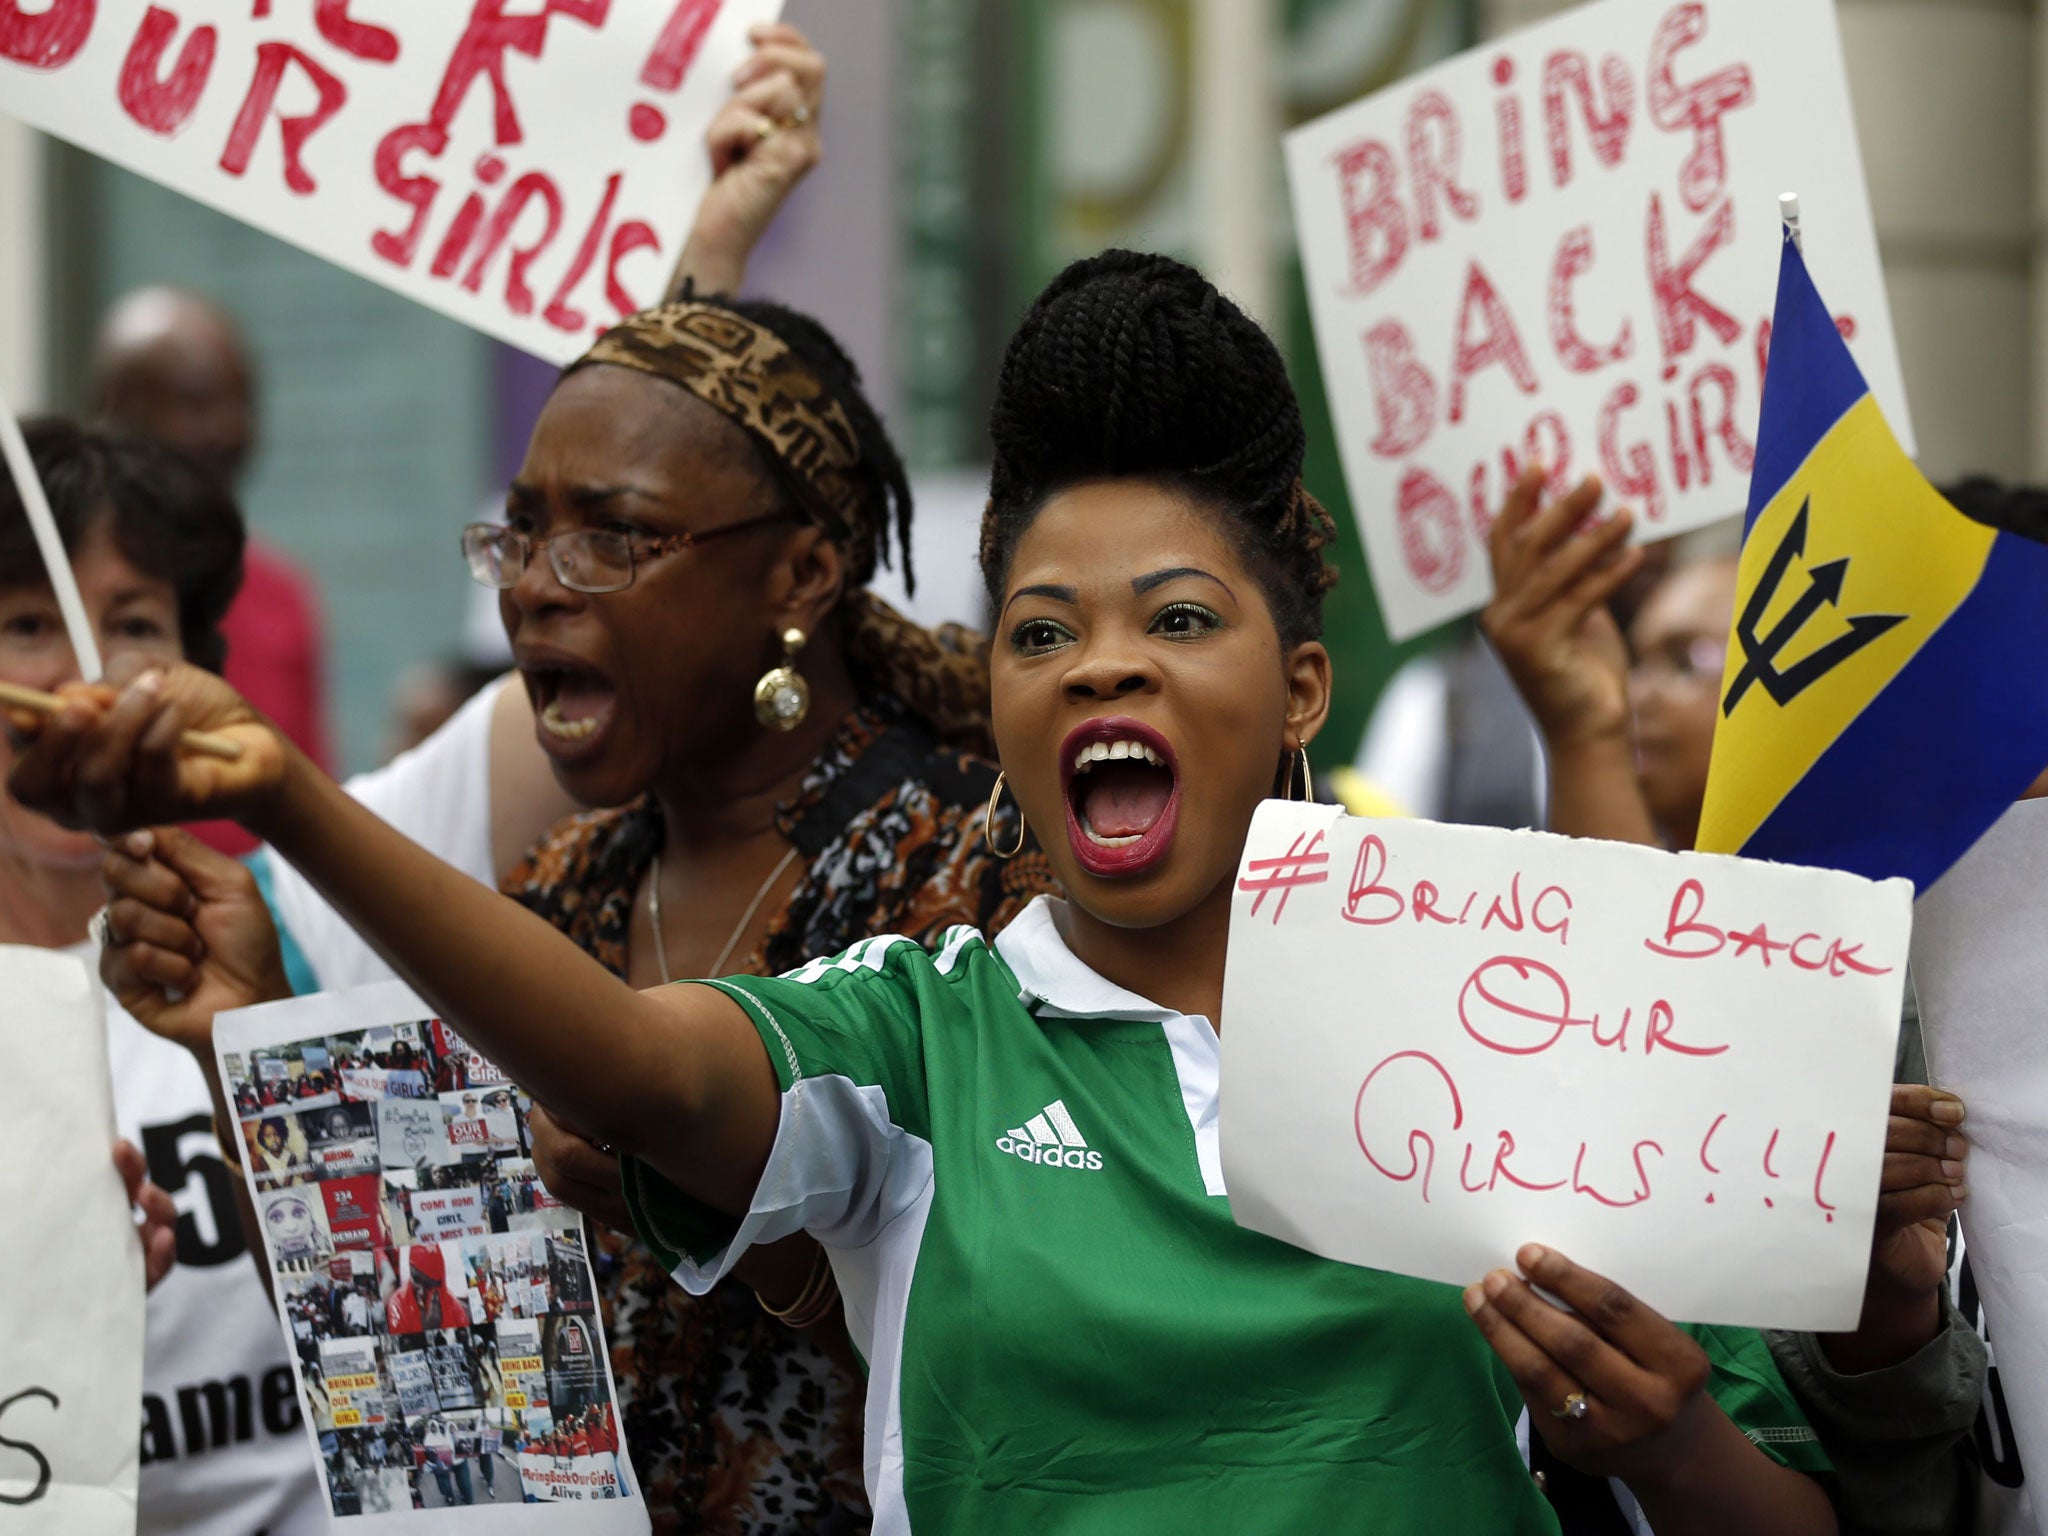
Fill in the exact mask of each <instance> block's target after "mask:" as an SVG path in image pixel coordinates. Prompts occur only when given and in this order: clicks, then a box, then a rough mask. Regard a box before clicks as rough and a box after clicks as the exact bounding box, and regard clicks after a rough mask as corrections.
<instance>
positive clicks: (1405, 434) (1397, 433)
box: [1364, 320, 1436, 459]
mask: <svg viewBox="0 0 2048 1536" xmlns="http://www.w3.org/2000/svg"><path fill="white" fill-rule="evenodd" d="M1364 344H1365V371H1366V374H1367V376H1368V377H1369V378H1370V379H1371V380H1372V398H1373V407H1374V410H1375V413H1376V414H1377V415H1378V417H1379V431H1378V432H1376V433H1375V434H1374V435H1373V439H1372V442H1371V443H1370V445H1369V446H1370V447H1371V449H1372V451H1373V452H1374V453H1376V454H1378V455H1379V456H1380V457H1381V458H1383V459H1398V458H1400V457H1401V456H1402V455H1404V454H1409V453H1413V452H1414V451H1415V450H1416V449H1417V448H1420V447H1421V446H1422V445H1423V444H1424V443H1425V442H1427V441H1428V440H1429V434H1430V433H1431V432H1432V431H1434V430H1435V428H1436V380H1435V379H1433V378H1431V377H1430V376H1429V370H1428V369H1427V368H1425V367H1423V366H1422V364H1421V363H1420V362H1418V361H1416V357H1415V343H1414V341H1413V340H1412V339H1411V338H1410V337H1409V335H1408V328H1407V327H1406V326H1405V325H1403V324H1402V323H1401V322H1400V321H1398V320H1382V321H1381V322H1380V323H1379V324H1378V325H1375V326H1374V327H1372V329H1371V330H1369V331H1367V332H1366V333H1365V337H1364Z"/></svg>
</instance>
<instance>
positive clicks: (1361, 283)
mask: <svg viewBox="0 0 2048 1536" xmlns="http://www.w3.org/2000/svg"><path fill="white" fill-rule="evenodd" d="M1335 163H1336V168H1337V190H1338V195H1339V197H1340V198H1341V199H1342V204H1343V208H1344V224H1345V229H1346V231H1347V232H1348V234H1349V236H1350V243H1351V287H1350V289H1349V290H1348V291H1347V293H1346V295H1345V296H1346V297H1347V298H1364V297H1365V296H1366V295H1367V294H1369V293H1371V292H1372V291H1373V289H1375V288H1377V287H1379V285H1380V284H1381V283H1383V282H1385V281H1386V280H1387V279H1388V278H1389V277H1392V276H1393V275H1394V271H1395V269H1396V268H1397V267H1399V266H1400V265H1401V258H1402V257H1403V256H1405V255H1406V254H1407V252H1408V216H1407V214H1405V213H1403V212H1402V211H1401V204H1400V200H1399V199H1398V198H1396V197H1395V196H1394V179H1395V170H1394V157H1393V155H1392V154H1391V153H1390V152H1389V151H1388V149H1387V146H1386V145H1384V144H1382V143H1380V142H1379V140H1377V139H1362V140H1360V141H1359V142H1358V143H1356V144H1353V145H1351V146H1350V147H1349V148H1346V149H1342V150H1339V151H1338V152H1337V155H1336V157H1335Z"/></svg>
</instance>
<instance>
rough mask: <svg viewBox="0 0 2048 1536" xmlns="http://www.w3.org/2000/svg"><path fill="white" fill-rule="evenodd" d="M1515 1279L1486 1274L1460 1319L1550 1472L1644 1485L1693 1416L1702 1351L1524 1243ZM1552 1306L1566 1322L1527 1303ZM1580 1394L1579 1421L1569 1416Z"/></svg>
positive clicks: (1583, 1273)
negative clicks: (1514, 1401) (1481, 1341)
mask: <svg viewBox="0 0 2048 1536" xmlns="http://www.w3.org/2000/svg"><path fill="white" fill-rule="evenodd" d="M1515 1262H1516V1263H1517V1264H1518V1265H1520V1266H1521V1270H1522V1273H1521V1275H1519V1276H1518V1275H1513V1274H1510V1273H1509V1272H1508V1271H1507V1270H1504V1269H1497V1270H1495V1271H1494V1272H1493V1273H1492V1274H1490V1275H1488V1276H1487V1277H1486V1278H1485V1279H1483V1280H1481V1281H1479V1282H1478V1283H1477V1284H1475V1285H1472V1286H1470V1287H1468V1288H1467V1289H1466V1291H1465V1308H1466V1310H1467V1311H1469V1312H1470V1313H1471V1314H1472V1321H1473V1322H1474V1323H1476V1324H1477V1325H1478V1327H1479V1331H1480V1332H1481V1333H1482V1334H1484V1335H1485V1336H1486V1342H1487V1343H1488V1344H1490V1345H1492V1346H1493V1352H1494V1353H1495V1354H1497V1355H1499V1356H1500V1357H1501V1360H1502V1361H1503V1362H1504V1363H1505V1364H1506V1365H1507V1368H1508V1370H1509V1371H1510V1372H1511V1373H1512V1374H1513V1376H1514V1378H1515V1385H1516V1386H1518V1387H1520V1388H1521V1389H1522V1397H1523V1399H1524V1400H1525V1401H1526V1402H1527V1403H1528V1405H1529V1422H1530V1423H1531V1424H1532V1425H1534V1426H1535V1428H1536V1432H1537V1433H1538V1434H1540V1435H1542V1436H1543V1439H1544V1440H1545V1442H1546V1443H1547V1444H1548V1445H1549V1446H1550V1448H1551V1450H1553V1451H1554V1452H1556V1453H1557V1455H1558V1457H1559V1459H1560V1460H1563V1461H1565V1462H1568V1463H1569V1464H1570V1465H1572V1466H1574V1467H1577V1468H1578V1469H1579V1470H1580V1471H1582V1472H1588V1473H1592V1474H1593V1475H1595V1476H1598V1477H1619V1478H1623V1479H1625V1480H1631V1481H1633V1480H1635V1479H1638V1478H1649V1479H1655V1478H1656V1477H1657V1476H1658V1475H1659V1474H1660V1472H1662V1471H1664V1470H1665V1469H1666V1468H1668V1467H1669V1466H1670V1465H1671V1464H1672V1458H1673V1457H1674V1456H1675V1454H1676V1453H1677V1451H1678V1448H1679V1447H1681V1446H1682V1445H1683V1444H1684V1443H1685V1440H1686V1438H1687V1435H1688V1433H1689V1432H1690V1431H1691V1430H1692V1429H1694V1428H1695V1427H1697V1426H1698V1425H1700V1424H1701V1423H1702V1422H1703V1420H1704V1418H1705V1416H1706V1415H1709V1414H1711V1413H1712V1412H1713V1411H1714V1406H1713V1401H1712V1399H1711V1398H1709V1397H1708V1396H1707V1392H1706V1385H1707V1356H1706V1351H1704V1350H1703V1349H1701V1348H1700V1346H1699V1345H1698V1344H1697V1343H1696V1342H1695V1341H1694V1340H1693V1339H1692V1338H1691V1337H1690V1336H1689V1335H1688V1334H1686V1333H1684V1332H1682V1331H1680V1330H1679V1328H1677V1327H1676V1326H1675V1325H1674V1324H1672V1323H1670V1322H1668V1321H1666V1320H1665V1319H1664V1318H1663V1317H1661V1316H1659V1315H1658V1314H1657V1313H1655V1312H1653V1311H1651V1310H1650V1309H1649V1308H1648V1307H1646V1306H1644V1305H1643V1304H1642V1303H1641V1302H1639V1301H1637V1300H1636V1299H1635V1297H1633V1296H1631V1295H1629V1293H1628V1292H1627V1291H1625V1290H1623V1289H1622V1288H1621V1287H1620V1286H1618V1285H1616V1284H1614V1282H1613V1281H1611V1280H1607V1279H1604V1278H1602V1277H1601V1276H1599V1275H1596V1274H1594V1273H1593V1272H1592V1271H1591V1270H1589V1269H1581V1268H1580V1267H1579V1266H1578V1265H1576V1264H1574V1263H1572V1261H1571V1260H1569V1259H1567V1258H1566V1257H1565V1256H1564V1255H1563V1254H1561V1253H1555V1252H1553V1251H1551V1250H1550V1249H1548V1248H1542V1247H1538V1246H1537V1245H1536V1244H1534V1243H1531V1244H1529V1245H1528V1246H1526V1247H1524V1248H1523V1249H1522V1250H1521V1251H1520V1252H1519V1253H1517V1254H1516V1255H1515ZM1534 1286H1541V1287H1542V1288H1543V1289H1544V1290H1545V1291H1548V1292H1549V1293H1550V1294H1551V1295H1553V1296H1555V1297H1557V1298H1558V1299H1559V1300H1561V1301H1563V1302H1564V1303H1565V1304H1566V1305H1567V1306H1569V1307H1570V1308H1571V1309H1572V1310H1571V1311H1569V1312H1567V1311H1565V1310H1564V1309H1563V1308H1561V1307H1557V1306H1554V1305H1553V1304H1551V1303H1550V1302H1548V1301H1545V1300H1544V1299H1543V1297H1541V1296H1539V1295H1537V1294H1536V1291H1535V1290H1534V1289H1533V1287H1534ZM1574 1394H1583V1400H1584V1402H1585V1404H1586V1409H1585V1412H1584V1413H1583V1414H1582V1415H1579V1416H1576V1417H1574V1416H1573V1415H1572V1414H1571V1412H1570V1411H1569V1405H1570V1403H1571V1402H1572V1401H1573V1399H1574Z"/></svg>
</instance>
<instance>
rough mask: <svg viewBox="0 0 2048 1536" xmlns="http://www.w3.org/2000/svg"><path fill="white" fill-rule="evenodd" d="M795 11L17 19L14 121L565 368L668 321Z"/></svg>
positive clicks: (4, 7)
mask: <svg viewBox="0 0 2048 1536" xmlns="http://www.w3.org/2000/svg"><path fill="white" fill-rule="evenodd" d="M780 11H781V0H546V3H545V4H542V3H539V0H517V3H515V0H480V3H477V4H474V5H472V4H469V3H467V0H317V3H309V0H294V3H291V4H272V3H271V0H254V3H253V4H243V5H237V6H220V5H194V4H192V3H190V0H178V3H175V4H171V5H157V4H145V3H144V0H42V3H40V4H37V5H26V6H25V5H23V4H22V3H20V0H0V111H5V112H7V113H9V114H11V115H13V116H15V117H19V118H21V119H22V120H23V121H24V122H27V123H31V124H33V125H34V126H36V127H38V128H41V129H44V130H46V131H47V132H50V133H54V134H56V135H57V136H58V137H60V138H64V139H69V140H70V141H71V142H72V143H74V144H78V145H80V146H82V147H84V148H86V149H89V150H91V151H93V152H94V153H95V154H99V155H103V156H105V157H106V158H107V159H109V160H112V161H114V162H115V163H116V164H118V165H122V166H126V167H127V168H128V169H130V170H132V171H136V172H138V173H139V174H141V175H144V176H147V177H149V178H150V179H151V180H153V181H159V182H162V183H163V184H164V185H165V186H169V187H174V188H176V189H177V190H178V191H180V192H183V193H185V194H186V195H187V196H190V197H195V198H197V199H199V200H200V201H201V202H203V203H209V204H211V205H212V206H214V207H216V208H219V209H221V210H222V211H223V212H226V213H229V214H232V215H233V216H234V217H236V218H238V219H242V220H244V221H245V222H247V223H250V224H253V225H255V226H256V227H257V228H259V229H264V230H268V231H269V232H270V233H271V234H274V235H277V236H279V237H280V238H282V239H285V240H289V241H291V242H292V243H293V244H294V245H298V246H303V247H304V248H305V249H306V250H309V251H311V252H313V253H314V254H315V255H317V256H322V257H325V258H326V259H327V260H329V261H332V262H334V263H335V264H336V265H337V266H341V267H346V268H347V269H348V270H349V271H351V272H357V273H360V274H361V275H363V276H365V277H368V278H371V279H372V280H374V281H376V282H379V283H382V284H383V285H384V286H385V287H387V288H392V289H395V290H396V291H397V292H399V293H402V294H404V295H406V296H407V297H408V298H411V299H416V300H418V301H419V302H420V303H422V304H425V305H427V306H428V307H429V308H432V309H438V310H440V311H441V312H442V313H444V314H448V315H452V316H454V317H455V318H456V319H457V320H460V321H463V322H464V323H465V324H468V325H472V326H474V327H476V328H477V329H478V330H480V331H484V332H486V333H488V334H490V335H492V336H496V337H497V338H498V339H499V340H501V341H507V342H510V343H511V344H512V345H514V346H517V347H523V348H525V349H526V350H527V351H529V352H532V353H535V354H536V355H538V356H540V357H544V358H547V359H549V360H550V361H553V362H558V363H560V362H567V361H569V360H570V359H572V358H574V357H576V356H577V355H578V354H580V353H581V352H582V351H583V350H584V348H585V347H586V346H588V344H589V342H590V340H591V338H592V337H593V336H594V335H595V334H596V332H598V331H599V330H601V329H603V328H604V327H605V326H608V325H610V324H612V323H614V322H615V321H616V320H617V318H618V317H619V316H621V315H624V314H629V313H631V312H632V311H633V310H635V309H637V308H640V307H642V306H644V305H647V304H652V303H655V302H658V301H659V299H660V298H661V292H662V287H663V284H664V283H665V282H666V281H667V278H668V274H669V270H670V268H671V267H672V266H673V265H674V262H675V258H676V255H677V253H678V252H679V250H680V249H681V244H682V239H683V236H684V234H685V233H686V232H687V231H688V228H689V225H690V220H691V218H692V216H693V214H694V212H695V209H696V206H697V203H698V201H699V200H700V199H701V198H702V197H703V195H704V190H705V188H706V186H707V185H708V184H709V176H710V170H709V167H708V165H707V163H706V157H705V154H704V148H703V143H702V140H703V134H704V130H705V129H706V128H707V127H708V126H709V125H710V122H711V119H712V117H713V116H714V115H715V114H716V113H717V111H718V109H719V108H720V107H721V106H722V105H723V104H724V102H725V100H726V97H727V95H728V94H729V91H730V75H731V73H732V71H733V70H734V69H735V68H737V67H738V65H739V64H740V62H741V60H742V59H743V58H744V57H745V56H746V51H747V43H746V30H747V28H748V27H749V26H751V25H753V24H754V23H756V22H761V21H769V20H773V19H774V17H775V16H776V15H777V14H778V13H779V12H780Z"/></svg>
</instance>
